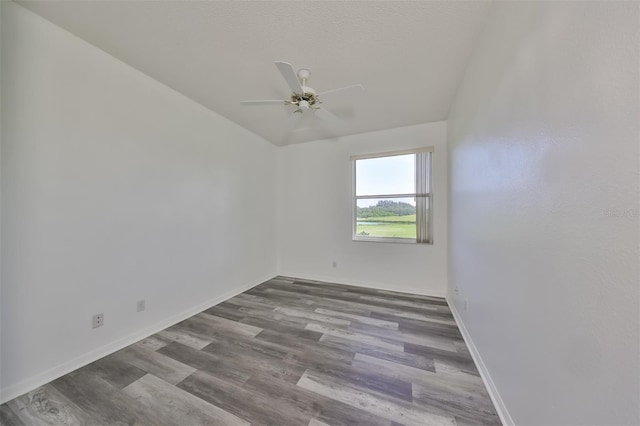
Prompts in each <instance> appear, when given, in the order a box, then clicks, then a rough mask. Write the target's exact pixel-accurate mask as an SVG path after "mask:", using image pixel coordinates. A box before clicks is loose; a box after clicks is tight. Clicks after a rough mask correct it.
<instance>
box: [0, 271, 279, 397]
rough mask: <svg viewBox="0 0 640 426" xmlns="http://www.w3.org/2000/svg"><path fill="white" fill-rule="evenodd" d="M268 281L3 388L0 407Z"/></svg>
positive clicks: (200, 305) (215, 298)
mask: <svg viewBox="0 0 640 426" xmlns="http://www.w3.org/2000/svg"><path fill="white" fill-rule="evenodd" d="M271 278H273V276H272V275H269V276H268V277H266V278H264V279H260V280H256V281H253V282H251V283H249V284H246V285H244V286H242V287H239V288H236V289H233V290H231V291H228V292H226V293H223V294H221V295H220V296H217V297H214V298H212V299H209V300H207V301H206V302H203V303H200V304H198V305H196V306H193V307H191V308H189V309H187V310H185V311H183V312H180V313H178V314H176V315H172V316H171V317H169V318H166V319H164V320H162V321H160V322H158V323H156V324H154V325H152V326H149V327H146V328H144V329H142V330H140V331H136V332H135V333H132V334H130V335H128V336H126V337H123V338H121V339H118V340H116V341H114V342H111V343H108V344H106V345H103V346H101V347H99V348H97V349H94V350H92V351H90V352H87V353H85V354H83V355H80V356H78V357H76V358H74V359H72V360H70V361H67V362H65V363H62V364H60V365H58V366H56V367H53V368H51V369H49V370H47V371H44V372H42V373H39V374H36V375H35V376H32V377H29V378H28V379H25V380H22V381H20V382H18V383H16V384H13V385H11V386H7V387H6V388H4V389H1V390H0V404H4V403H5V402H7V401H10V400H12V399H13V398H15V397H18V396H20V395H23V394H25V393H27V392H30V391H32V390H34V389H36V388H38V387H40V386H42V385H45V384H47V383H49V382H51V381H52V380H55V379H57V378H59V377H62V376H64V375H65V374H68V373H70V372H72V371H74V370H77V369H78V368H80V367H84V366H85V365H87V364H90V363H92V362H94V361H97V360H99V359H100V358H103V357H105V356H107V355H109V354H112V353H114V352H116V351H118V350H120V349H122V348H124V347H126V346H129V345H131V344H133V343H135V342H137V341H139V340H142V339H144V338H146V337H149V336H151V335H152V334H155V333H157V332H159V331H162V330H164V329H165V328H167V327H171V326H172V325H174V324H177V323H179V322H180V321H184V320H185V319H187V318H189V317H192V316H193V315H195V314H198V313H200V312H202V311H204V310H205V309H209V308H210V307H212V306H215V305H217V304H219V303H222V302H224V301H225V300H228V299H231V298H232V297H234V296H236V295H238V294H240V293H242V292H244V291H246V290H249V289H250V288H253V287H255V286H257V285H258V284H261V283H263V282H265V281H268V280H270V279H271Z"/></svg>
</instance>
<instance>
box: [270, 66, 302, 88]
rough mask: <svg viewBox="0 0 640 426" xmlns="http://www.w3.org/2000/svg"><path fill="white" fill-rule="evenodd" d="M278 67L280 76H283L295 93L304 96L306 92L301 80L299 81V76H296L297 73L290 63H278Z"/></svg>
mask: <svg viewBox="0 0 640 426" xmlns="http://www.w3.org/2000/svg"><path fill="white" fill-rule="evenodd" d="M276 67H278V70H279V71H280V74H282V77H283V78H284V80H285V81H286V82H287V84H288V85H289V87H290V88H291V91H292V92H293V93H298V94H302V93H303V92H304V90H302V86H301V85H300V80H298V76H297V75H296V71H295V70H294V69H293V66H292V65H291V64H290V63H288V62H276Z"/></svg>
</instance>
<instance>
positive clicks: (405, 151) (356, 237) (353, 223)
mask: <svg viewBox="0 0 640 426" xmlns="http://www.w3.org/2000/svg"><path fill="white" fill-rule="evenodd" d="M433 152H434V147H432V146H428V147H422V148H412V149H403V150H398V151H387V152H378V153H373V154H363V155H352V156H351V157H350V160H351V203H352V209H351V210H352V212H351V214H352V217H351V238H352V241H356V242H373V243H400V244H418V245H425V244H426V245H433V219H432V218H433V179H432V177H433V176H432V175H433ZM419 153H428V154H429V157H428V169H429V170H428V174H427V181H428V191H427V192H425V193H424V194H421V193H419V192H418V185H417V174H418V171H417V170H416V171H415V174H416V177H415V179H416V187H415V191H416V192H415V193H410V194H375V195H360V196H358V195H356V184H357V182H356V161H358V160H368V159H372V158H383V157H394V156H398V155H409V154H419ZM419 196H420V197H424V198H426V199H427V200H428V206H429V207H428V208H427V212H426V215H427V216H426V221H427V224H426V230H427V236H428V237H427V241H424V242H418V240H417V236H418V229H417V227H418V222H416V238H395V237H367V236H362V235H358V234H357V233H356V231H357V229H358V220H357V219H358V200H360V199H394V198H416V199H417V198H418V197H419ZM416 207H417V200H416ZM416 219H417V211H416Z"/></svg>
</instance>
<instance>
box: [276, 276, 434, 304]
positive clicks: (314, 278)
mask: <svg viewBox="0 0 640 426" xmlns="http://www.w3.org/2000/svg"><path fill="white" fill-rule="evenodd" d="M278 275H279V276H282V277H287V278H300V279H302V280H312V281H324V282H327V283H335V284H344V285H352V286H354V287H366V288H373V289H376V290H387V291H397V292H399V293H409V294H419V295H421V296H431V297H442V298H445V297H446V294H445V293H441V292H438V291H425V289H423V288H420V287H395V286H394V287H390V286H389V285H385V284H383V283H377V282H372V281H362V280H353V279H351V278H346V279H343V278H339V277H338V278H336V277H329V276H321V275H314V274H305V273H298V272H283V273H281V274H278Z"/></svg>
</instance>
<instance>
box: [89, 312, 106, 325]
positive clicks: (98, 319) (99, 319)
mask: <svg viewBox="0 0 640 426" xmlns="http://www.w3.org/2000/svg"><path fill="white" fill-rule="evenodd" d="M91 324H92V326H93V328H98V327H102V326H103V325H104V314H95V315H94V316H93V321H92V323H91Z"/></svg>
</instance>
